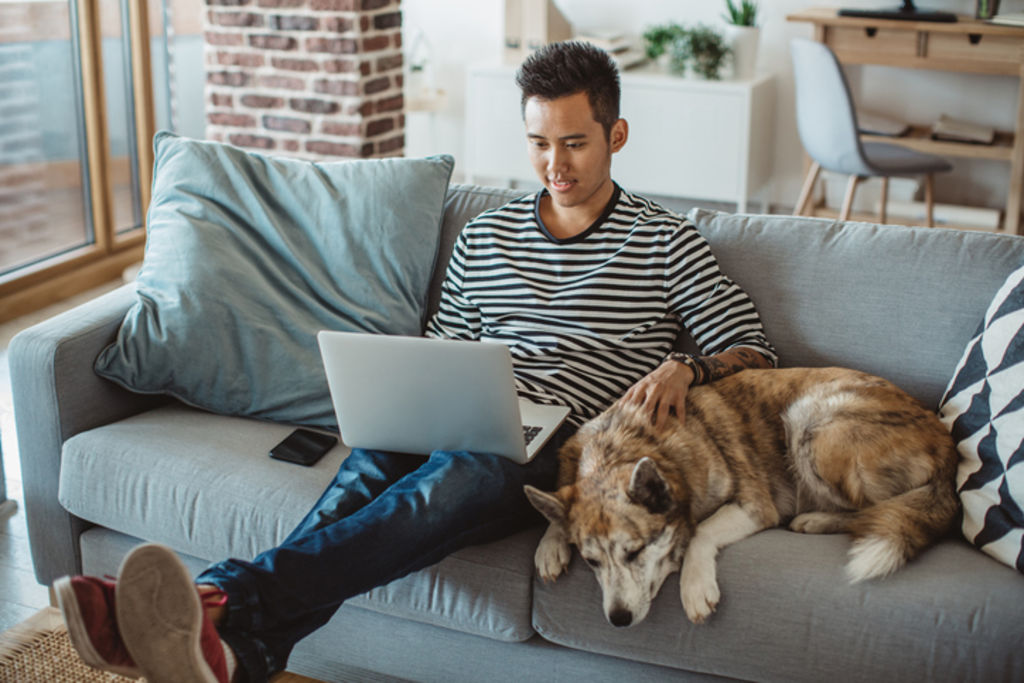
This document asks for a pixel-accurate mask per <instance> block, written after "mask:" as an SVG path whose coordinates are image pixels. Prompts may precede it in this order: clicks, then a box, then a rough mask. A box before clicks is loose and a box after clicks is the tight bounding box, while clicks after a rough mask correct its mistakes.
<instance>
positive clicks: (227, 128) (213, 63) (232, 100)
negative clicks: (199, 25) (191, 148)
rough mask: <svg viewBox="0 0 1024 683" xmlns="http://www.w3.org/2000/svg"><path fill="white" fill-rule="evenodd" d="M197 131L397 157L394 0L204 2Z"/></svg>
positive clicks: (295, 151)
mask: <svg viewBox="0 0 1024 683" xmlns="http://www.w3.org/2000/svg"><path fill="white" fill-rule="evenodd" d="M205 3H206V6H205V7H204V9H203V12H204V14H205V17H204V19H203V21H204V27H203V28H204V36H205V45H206V49H205V61H206V126H207V127H206V137H207V138H209V139H211V140H220V141H223V142H230V143H231V144H234V145H238V146H240V147H248V148H254V149H258V150H262V151H266V152H268V153H273V154H279V155H287V156H295V157H303V158H310V159H330V158H337V157H354V158H369V157H383V156H400V155H401V154H402V153H403V149H404V146H405V116H404V114H403V109H404V101H403V98H402V14H401V0H205Z"/></svg>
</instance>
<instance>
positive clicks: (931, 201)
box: [924, 173, 935, 228]
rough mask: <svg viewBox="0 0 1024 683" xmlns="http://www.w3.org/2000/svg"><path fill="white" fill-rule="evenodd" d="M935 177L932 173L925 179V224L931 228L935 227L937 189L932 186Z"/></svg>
mask: <svg viewBox="0 0 1024 683" xmlns="http://www.w3.org/2000/svg"><path fill="white" fill-rule="evenodd" d="M933 180H934V177H933V176H932V174H931V173H929V174H928V175H926V176H925V177H924V224H925V225H926V226H928V227H929V228H934V227H935V188H934V187H933V185H932V181H933Z"/></svg>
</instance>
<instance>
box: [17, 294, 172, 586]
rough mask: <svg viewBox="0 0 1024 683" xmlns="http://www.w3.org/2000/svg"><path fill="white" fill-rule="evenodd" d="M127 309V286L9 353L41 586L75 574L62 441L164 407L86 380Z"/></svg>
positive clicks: (21, 337)
mask: <svg viewBox="0 0 1024 683" xmlns="http://www.w3.org/2000/svg"><path fill="white" fill-rule="evenodd" d="M134 301H135V290H134V286H133V285H125V286H124V287H121V288H119V289H116V290H114V291H113V292H110V293H108V294H106V295H103V296H101V297H98V298H96V299H94V300H92V301H89V302H87V303H85V304H83V305H81V306H78V307H76V308H74V309H71V310H69V311H67V312H65V313H63V314H61V315H58V316H55V317H53V318H50V319H49V320H46V321H44V322H42V323H39V324H38V325H34V326H33V327H30V328H28V329H26V330H24V331H22V332H20V333H19V334H18V335H17V336H15V337H14V339H12V340H11V344H10V348H9V349H8V362H9V364H10V375H11V390H12V394H13V399H14V418H15V425H16V427H17V437H18V451H19V454H20V458H21V476H22V485H23V487H24V495H25V514H26V518H27V521H28V532H29V542H30V545H31V548H32V561H33V565H34V566H35V571H36V578H37V579H38V580H39V582H40V583H42V584H44V585H49V584H50V583H51V582H52V581H53V579H55V578H57V577H59V576H62V575H64V574H71V573H78V572H79V568H80V567H81V558H80V554H79V547H78V536H79V534H80V533H81V532H82V531H83V530H84V529H85V528H86V527H87V526H88V525H87V523H86V522H84V521H82V520H80V519H78V518H75V517H73V516H72V515H70V514H68V513H67V512H66V511H65V510H64V509H63V508H62V507H61V506H60V503H58V501H57V487H58V482H59V481H60V463H61V447H62V445H63V443H64V441H66V440H67V439H68V438H70V437H72V436H74V435H75V434H78V433H79V432H82V431H85V430H88V429H92V428H94V427H97V426H100V425H104V424H108V423H110V422H115V421H117V420H120V419H122V418H124V417H127V416H129V415H132V414H135V413H139V412H142V411H143V410H146V409H148V408H151V407H153V406H155V405H157V404H159V403H161V402H163V401H164V400H166V399H164V398H163V397H154V396H142V395H140V394H133V393H132V392H130V391H127V390H125V389H123V388H121V387H119V386H117V385H115V384H114V383H113V382H109V381H107V380H105V379H103V378H101V377H99V376H98V375H97V374H95V373H94V372H93V362H94V361H95V360H96V356H97V355H99V353H100V351H101V350H102V349H103V348H104V347H105V346H106V345H107V344H109V343H110V342H111V341H113V339H114V336H115V335H116V333H117V330H118V327H119V326H120V324H121V320H122V319H123V318H124V315H125V312H126V311H127V310H128V308H129V307H130V306H131V304H132V303H133V302H134Z"/></svg>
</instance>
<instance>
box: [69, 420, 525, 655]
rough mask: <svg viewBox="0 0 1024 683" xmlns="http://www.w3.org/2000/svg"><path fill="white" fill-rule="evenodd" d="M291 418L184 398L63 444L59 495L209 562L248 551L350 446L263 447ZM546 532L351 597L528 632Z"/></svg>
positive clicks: (474, 550)
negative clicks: (313, 455)
mask: <svg viewBox="0 0 1024 683" xmlns="http://www.w3.org/2000/svg"><path fill="white" fill-rule="evenodd" d="M290 429H291V428H290V427H287V426H284V425H276V424H271V423H267V422H259V421H255V420H251V419H244V418H238V417H226V416H221V415H214V414H211V413H207V412H204V411H200V410H196V409H193V408H189V407H186V406H181V405H180V404H172V405H168V406H165V407H162V408H157V409H155V410H152V411H149V412H145V413H141V414H139V415H136V416H133V417H131V418H128V419H126V420H122V421H120V422H116V423H113V424H110V425H106V426H104V427H99V428H97V429H93V430H90V431H87V432H83V433H81V434H78V435H76V436H74V437H72V438H71V439H69V440H68V441H67V442H66V443H65V444H64V448H63V452H62V458H63V459H62V465H61V471H60V494H59V499H60V503H61V505H63V506H64V508H66V509H67V510H68V511H69V512H71V513H72V514H74V515H76V516H78V517H81V518H83V519H85V520H88V521H90V522H94V523H96V524H100V525H103V526H105V527H108V528H110V529H113V530H116V531H118V532H120V533H122V534H127V535H129V536H134V537H138V538H144V539H147V540H150V541H156V542H160V543H165V544H167V545H169V546H170V547H172V548H174V549H175V550H177V551H179V552H182V553H185V554H187V555H191V556H195V557H199V558H204V559H206V560H208V561H215V560H220V559H223V558H225V557H227V556H231V557H237V558H242V559H251V558H253V557H254V556H255V555H257V554H258V553H259V552H260V551H262V550H264V549H266V548H270V547H273V546H274V545H276V544H278V543H280V542H281V541H283V540H284V538H285V537H286V536H287V535H288V533H289V532H290V531H291V530H292V529H293V528H294V527H295V525H296V524H298V522H299V521H300V520H301V519H302V517H303V516H304V515H305V513H306V511H307V510H309V509H310V508H311V507H312V506H313V504H314V503H316V501H317V499H318V498H319V496H320V494H321V493H322V492H323V489H324V488H325V487H326V486H327V484H328V483H329V482H330V481H331V479H332V478H333V476H334V473H335V472H336V471H337V469H338V466H339V464H340V463H341V461H342V459H343V458H344V457H345V455H346V454H347V450H346V449H345V448H344V447H343V446H340V445H339V446H336V447H335V448H333V449H332V450H331V451H330V452H329V453H328V454H327V455H326V456H324V458H323V459H322V460H320V462H318V463H317V464H316V465H314V466H313V467H301V466H298V465H292V464H289V463H285V462H280V461H278V460H273V459H271V458H269V457H268V456H267V453H268V451H269V450H270V448H271V447H272V446H273V445H274V444H276V443H278V442H279V441H280V440H281V439H282V438H284V437H285V436H286V435H287V434H288V432H289V431H290ZM538 538H539V530H531V531H528V532H524V533H521V534H517V535H515V536H512V537H510V538H508V539H504V540H502V541H499V542H497V543H492V544H487V545H481V546H474V547H470V548H465V549H463V550H461V551H459V552H457V553H454V554H453V555H451V556H449V557H447V558H446V559H444V560H443V561H442V562H440V563H438V564H437V565H435V566H433V567H429V568H427V569H425V570H423V571H420V572H416V573H413V574H410V575H409V576H406V577H404V578H402V579H399V580H397V581H394V582H392V583H391V584H388V585H385V586H381V587H379V588H376V589H374V590H372V591H370V592H369V593H367V594H365V595H362V596H358V597H357V598H354V599H352V600H351V601H350V603H351V604H352V605H356V606H360V607H364V608H367V609H372V610H375V611H379V612H382V613H386V614H393V615H399V616H402V617H404V618H408V619H413V620H416V621H421V622H426V623H431V624H436V625H440V626H445V627H447V628H451V629H456V630H459V631H464V632H467V633H473V634H476V635H481V636H486V637H488V638H496V639H499V640H514V641H520V640H526V639H528V638H530V637H531V636H532V635H533V628H532V626H531V615H530V611H531V608H530V596H531V591H532V572H533V559H532V558H533V548H534V547H535V546H536V543H537V540H538Z"/></svg>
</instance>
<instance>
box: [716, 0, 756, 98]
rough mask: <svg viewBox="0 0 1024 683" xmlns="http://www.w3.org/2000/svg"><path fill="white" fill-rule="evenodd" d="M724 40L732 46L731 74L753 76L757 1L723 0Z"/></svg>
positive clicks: (740, 77) (747, 77) (745, 76)
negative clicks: (724, 11) (734, 0)
mask: <svg viewBox="0 0 1024 683" xmlns="http://www.w3.org/2000/svg"><path fill="white" fill-rule="evenodd" d="M725 9H726V13H725V15H723V16H724V18H725V21H726V24H727V26H726V34H725V36H726V40H727V41H728V43H729V47H730V48H732V56H733V62H732V63H733V76H734V77H735V78H739V79H749V78H753V77H754V70H755V67H756V64H757V45H758V42H759V40H760V30H759V29H758V28H757V3H756V2H755V1H754V0H736V2H733V0H725Z"/></svg>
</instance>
